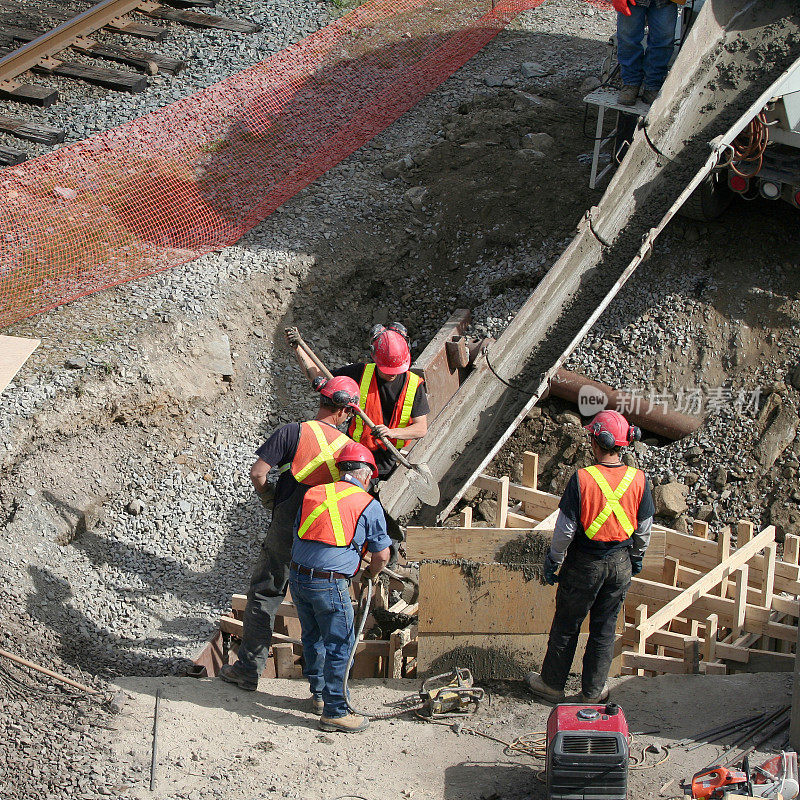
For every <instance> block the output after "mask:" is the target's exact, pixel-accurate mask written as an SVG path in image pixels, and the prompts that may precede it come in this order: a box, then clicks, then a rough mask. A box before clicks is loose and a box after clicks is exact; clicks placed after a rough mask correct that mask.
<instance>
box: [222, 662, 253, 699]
mask: <svg viewBox="0 0 800 800" xmlns="http://www.w3.org/2000/svg"><path fill="white" fill-rule="evenodd" d="M219 677H220V678H221V679H222V680H223V681H225V682H226V683H235V684H236V685H237V686H238V687H239V688H240V689H244V690H245V691H246V692H254V691H255V690H256V689H258V678H257V677H254V676H253V675H249V674H248V673H246V672H244V671H242V669H241V668H240V667H239V662H238V661H237V662H236V663H235V664H223V666H222V669H221V670H220V671H219Z"/></svg>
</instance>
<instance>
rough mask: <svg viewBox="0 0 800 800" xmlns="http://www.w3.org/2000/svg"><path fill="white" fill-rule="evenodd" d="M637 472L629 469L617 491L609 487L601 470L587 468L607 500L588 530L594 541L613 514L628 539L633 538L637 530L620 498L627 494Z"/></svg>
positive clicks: (587, 532) (593, 467)
mask: <svg viewBox="0 0 800 800" xmlns="http://www.w3.org/2000/svg"><path fill="white" fill-rule="evenodd" d="M637 471H638V470H636V469H635V468H634V467H628V468H627V469H626V470H625V474H624V475H623V476H622V480H621V481H620V482H619V485H618V486H617V488H616V489H612V488H611V487H610V486H609V485H608V481H607V480H606V478H605V475H603V473H602V472H600V470H599V469H598V468H597V467H595V466H591V467H586V472H588V473H589V475H591V476H592V478H594V481H595V483H596V484H597V486H598V488H599V489H600V491H601V492H602V493H603V497H605V499H606V504H605V505H604V506H603V508H602V510H601V511H600V513H599V514H598V515H597V516H596V517H595V518H594V520H593V521H592V523H591V524H590V525H589V527H588V528H586V535H587V536H588V537H589V538H590V539H593V538H594V536H595V534H596V533H597V531H599V530H600V528H601V527H602V526H603V523H604V522H605V521H606V520H607V519H608V518H609V517H610V516H611V515H612V514H613V515H614V516H615V517H616V518H617V521H618V522H619V524H620V525H621V527H622V530H623V531H625V533H626V535H627V536H628V538H630V537H631V536H633V532H634V530H635V528H634V526H633V523H632V522H631V521H630V519H629V518H628V515H627V514H626V513H625V509H624V508H623V507H622V506H621V505H620V502H619V501H620V498H621V497H622V495H624V494H625V491H626V490H627V488H628V487H629V486H630V485H631V483H632V482H633V479H634V478H635V477H636V473H637Z"/></svg>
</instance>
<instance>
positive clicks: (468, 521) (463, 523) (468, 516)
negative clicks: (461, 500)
mask: <svg viewBox="0 0 800 800" xmlns="http://www.w3.org/2000/svg"><path fill="white" fill-rule="evenodd" d="M459 527H460V528H471V527H472V506H467V507H466V508H464V509H462V511H461V517H460V519H459Z"/></svg>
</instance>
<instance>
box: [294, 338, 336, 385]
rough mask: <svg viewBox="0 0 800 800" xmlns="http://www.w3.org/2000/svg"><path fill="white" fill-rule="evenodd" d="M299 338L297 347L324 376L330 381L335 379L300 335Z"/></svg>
mask: <svg viewBox="0 0 800 800" xmlns="http://www.w3.org/2000/svg"><path fill="white" fill-rule="evenodd" d="M297 338H298V339H299V341H298V343H297V346H298V347H299V348H300V349H301V350H302V351H303V352H304V353H305V354H306V355H307V356H308V357H309V358H310V359H311V360H312V361H313V362H314V365H315V366H316V368H317V369H318V370H320V372H322V374H323V375H324V376H325V377H326V378H327V379H328V380H330V379H331V378H332V377H333V373H332V372H331V371H330V370H329V369H328V368H327V367H326V366H325V365H324V364H323V363H322V361H320V360H319V358H318V357H317V354H316V353H315V352H314V351H313V350H312V349H311V348H310V347H309V346H308V345H307V344H306V343H305V342H304V341H303V337H302V336H300V335H299V334H298V336H297Z"/></svg>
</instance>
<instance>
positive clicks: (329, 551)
mask: <svg viewBox="0 0 800 800" xmlns="http://www.w3.org/2000/svg"><path fill="white" fill-rule="evenodd" d="M342 480H344V481H347V482H348V483H352V484H353V485H355V486H359V487H360V488H362V489H366V488H367V487H366V486H362V484H361V483H360V481H358V480H356V479H355V478H353V477H351V476H350V475H346V476H345V477H344V478H342ZM302 512H303V509H302V507H301V508H300V511H298V513H297V518H296V519H295V523H294V542H293V544H292V561H294V562H295V563H296V564H300V565H301V566H303V567H309V568H311V569H320V570H324V571H325V572H341V573H342V574H343V575H354V574H355V573H356V572H357V571H358V567H359V564H360V563H361V555H360V554H361V549H362V548H363V546H364V542H366V543H367V550H369V552H370V553H378V552H380V551H381V550H385V549H386V548H387V547H389V546H391V544H392V540H391V539H390V538H389V534H388V533H386V518H385V517H384V514H383V506H381V504H380V503H379V502H378V501H377V500H373V501H372V502H371V503H370V504H369V505H368V506H367V507H366V508H365V509H364V510H363V511H362V512H361V516H360V517H359V518H358V522H357V523H356V532H355V534H354V535H353V540H352V541H351V542H350V544H349V545H347V546H346V547H337V546H336V545H333V544H326V543H325V542H315V541H313V540H311V539H301V538H300V537H299V536H298V535H297V530H298V528H299V527H300V516H301V515H302Z"/></svg>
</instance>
